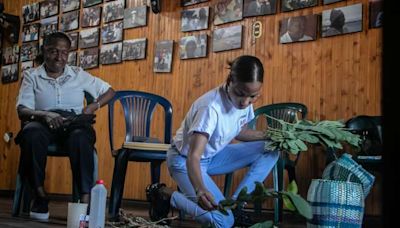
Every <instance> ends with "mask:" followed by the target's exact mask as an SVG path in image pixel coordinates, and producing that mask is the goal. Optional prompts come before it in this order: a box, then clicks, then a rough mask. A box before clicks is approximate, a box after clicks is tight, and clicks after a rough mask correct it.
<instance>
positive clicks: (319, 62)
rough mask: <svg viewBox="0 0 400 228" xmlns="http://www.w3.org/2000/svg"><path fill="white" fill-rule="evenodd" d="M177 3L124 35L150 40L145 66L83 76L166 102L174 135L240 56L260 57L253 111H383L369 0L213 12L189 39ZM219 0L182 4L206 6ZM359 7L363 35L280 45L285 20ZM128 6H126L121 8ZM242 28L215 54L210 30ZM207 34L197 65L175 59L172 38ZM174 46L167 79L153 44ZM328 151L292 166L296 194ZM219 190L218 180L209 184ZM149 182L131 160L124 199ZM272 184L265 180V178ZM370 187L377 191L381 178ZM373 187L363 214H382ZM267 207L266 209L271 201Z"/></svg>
mask: <svg viewBox="0 0 400 228" xmlns="http://www.w3.org/2000/svg"><path fill="white" fill-rule="evenodd" d="M32 2H35V1H33V0H30V1H27V0H15V1H11V0H5V1H4V4H5V10H6V12H8V13H11V14H15V15H20V14H21V8H22V6H23V5H26V4H28V3H32ZM144 2H147V1H143V0H130V2H129V5H130V6H140V5H142V4H143V3H144ZM179 2H180V1H178V0H168V1H167V0H165V1H162V3H163V5H162V12H161V13H160V14H153V13H152V12H151V10H150V9H149V12H148V25H147V26H145V27H140V28H134V29H127V30H124V39H125V40H126V39H134V38H142V37H146V38H147V41H148V43H147V53H146V59H144V60H138V61H126V62H123V63H120V64H113V65H106V66H103V65H100V66H99V67H98V68H96V69H92V70H89V72H90V73H92V74H93V75H97V76H99V77H101V78H103V79H104V80H106V81H108V82H109V83H110V84H111V85H112V86H113V88H114V89H116V90H141V91H147V92H152V93H156V94H159V95H161V96H164V97H166V98H167V99H169V100H170V101H171V103H172V104H173V109H174V118H173V131H174V132H175V131H176V129H177V128H178V127H179V125H180V122H181V121H182V119H183V118H184V116H185V114H186V112H187V110H188V109H189V107H190V105H191V103H192V102H193V101H194V100H195V99H196V98H198V97H199V96H200V95H202V94H203V93H205V92H206V91H208V90H209V89H211V88H214V87H216V86H217V85H219V84H220V83H223V82H224V81H225V78H226V76H227V73H228V69H227V64H226V63H227V61H229V60H232V59H234V58H235V57H237V56H239V55H242V54H251V55H256V56H258V57H259V58H260V59H261V60H262V62H263V64H264V67H265V83H264V86H263V91H262V96H261V97H260V99H259V100H258V101H257V102H256V103H255V107H259V106H261V105H263V104H269V103H277V102H287V101H292V102H302V103H304V104H306V105H307V106H308V108H309V115H308V118H309V119H311V120H322V119H348V118H350V117H351V116H354V115H359V114H366V115H380V114H381V111H380V110H381V76H382V74H381V65H382V61H381V56H382V34H381V32H382V30H381V29H368V26H367V25H368V0H357V1H356V0H349V1H344V2H339V3H336V4H332V5H326V6H323V5H319V6H316V7H312V8H308V9H303V10H296V11H292V12H287V13H280V10H278V13H277V14H276V15H270V16H263V17H252V18H245V19H243V20H242V21H238V22H233V23H230V24H224V25H219V26H214V25H212V16H213V12H212V8H211V9H210V14H211V17H210V23H209V29H207V30H203V31H196V32H186V33H183V32H180V23H181V20H180V15H181V10H182V7H180V3H179ZM216 2H217V1H216V0H211V1H209V2H206V3H202V4H198V5H194V6H189V7H186V8H196V7H200V6H208V5H209V6H213V4H215V3H216ZM360 2H361V3H363V21H364V23H363V25H364V28H363V31H362V32H359V33H354V34H348V35H344V36H337V37H330V38H320V37H318V39H317V40H316V41H311V42H303V43H292V44H285V45H281V44H279V41H278V39H279V21H280V20H281V19H283V18H285V17H290V16H298V15H308V14H321V12H322V10H324V9H331V8H334V7H340V6H345V5H351V4H353V3H360ZM127 5H128V3H127ZM256 20H260V21H261V22H262V29H263V35H262V37H261V38H260V39H254V38H253V37H252V35H251V26H252V24H253V23H254V22H255V21H256ZM239 24H240V25H243V42H242V48H241V49H238V50H232V51H226V52H219V53H213V52H212V51H211V50H212V31H213V29H215V28H222V27H228V26H231V25H239ZM200 33H206V34H208V36H209V37H208V55H207V57H206V58H201V59H189V60H180V59H179V39H180V38H181V37H182V36H186V35H192V34H200ZM160 40H174V53H173V64H172V72H171V73H154V72H153V59H154V47H155V42H156V41H160ZM18 87H19V82H18V83H12V84H6V85H0V104H1V111H0V134H1V135H2V134H3V133H4V132H13V133H14V135H15V134H16V133H17V132H18V130H19V121H18V118H17V115H16V111H15V97H16V95H17V93H18ZM106 109H107V108H103V109H102V110H100V111H99V112H98V113H97V122H96V126H95V128H96V131H97V143H96V148H97V150H98V156H99V177H100V178H102V179H104V180H105V183H106V186H107V188H108V190H110V187H111V186H110V185H111V179H112V171H113V167H114V163H113V162H114V160H113V157H112V156H111V153H110V146H109V139H108V125H107V110H106ZM154 124H155V127H152V129H153V130H154V133H155V134H156V135H157V136H159V137H162V133H161V131H160V130H158V129H161V127H160V126H161V121H160V117H157V118H156V121H155V123H154ZM116 125H118V126H119V127H118V128H117V130H116V131H115V134H116V135H117V137H118V140H117V142H118V143H119V144H121V143H122V141H123V131H124V130H125V129H124V126H123V123H122V120H121V118H119V119H117V120H116ZM0 155H1V156H0V180H1V181H0V189H14V188H15V175H16V171H17V167H18V161H19V149H18V147H17V146H16V145H15V144H14V143H13V142H11V143H5V142H4V141H2V140H1V142H0ZM324 158H325V154H324V151H323V150H322V149H321V148H313V149H311V150H310V151H308V152H307V153H303V154H302V156H301V158H300V160H299V164H298V168H297V173H298V176H297V177H298V185H299V189H300V194H301V195H303V196H304V197H306V194H307V189H308V186H309V184H310V182H311V179H313V178H319V177H320V176H321V174H322V170H323V168H324ZM243 174H244V171H240V172H237V173H235V177H234V186H236V185H237V184H238V182H239V181H240V179H241V178H242V177H243ZM46 176H47V179H46V184H45V187H46V189H47V191H48V192H51V193H70V192H71V171H70V167H69V162H68V159H66V158H51V159H49V160H48V165H47V171H46ZM161 179H162V181H164V182H166V183H167V184H168V185H172V186H174V184H173V182H172V180H171V178H170V177H169V175H168V172H167V169H166V167H165V165H163V168H162V177H161ZM215 180H216V181H217V183H218V185H219V186H221V187H222V185H223V178H222V177H216V178H215ZM149 183H150V174H149V165H148V164H138V163H130V164H129V168H128V173H127V176H126V184H125V192H124V197H125V198H129V199H139V200H144V199H145V193H144V188H145V186H146V185H147V184H149ZM266 184H267V185H268V186H272V181H271V178H270V177H269V178H268V179H267V181H266ZM377 184H378V185H379V184H380V179H379V176H378V181H377ZM380 201H381V198H380V186H377V187H376V188H375V189H374V190H373V192H372V193H371V195H370V196H369V197H368V199H367V213H370V214H379V213H380V210H379V208H380V207H381V204H380ZM267 206H271V204H270V203H269V204H268V205H267Z"/></svg>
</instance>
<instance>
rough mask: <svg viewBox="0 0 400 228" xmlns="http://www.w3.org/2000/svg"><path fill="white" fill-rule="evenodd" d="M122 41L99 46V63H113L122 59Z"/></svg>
mask: <svg viewBox="0 0 400 228" xmlns="http://www.w3.org/2000/svg"><path fill="white" fill-rule="evenodd" d="M121 57H122V42H118V43H112V44H106V45H102V46H101V50H100V63H101V64H103V65H105V64H113V63H120V62H121V61H122V58H121Z"/></svg>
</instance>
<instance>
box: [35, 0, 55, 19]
mask: <svg viewBox="0 0 400 228" xmlns="http://www.w3.org/2000/svg"><path fill="white" fill-rule="evenodd" d="M58 2H59V1H58V0H44V1H42V2H40V3H39V4H40V18H46V17H51V16H54V15H56V14H58Z"/></svg>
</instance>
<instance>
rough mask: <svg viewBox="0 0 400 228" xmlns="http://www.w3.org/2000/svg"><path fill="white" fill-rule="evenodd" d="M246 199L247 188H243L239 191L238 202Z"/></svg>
mask: <svg viewBox="0 0 400 228" xmlns="http://www.w3.org/2000/svg"><path fill="white" fill-rule="evenodd" d="M246 198H247V187H246V186H244V187H243V188H242V190H240V192H239V195H238V197H237V200H238V201H245V200H246Z"/></svg>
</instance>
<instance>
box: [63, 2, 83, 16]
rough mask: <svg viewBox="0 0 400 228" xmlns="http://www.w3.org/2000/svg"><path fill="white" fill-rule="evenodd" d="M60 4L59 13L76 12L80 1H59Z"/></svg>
mask: <svg viewBox="0 0 400 228" xmlns="http://www.w3.org/2000/svg"><path fill="white" fill-rule="evenodd" d="M60 2H61V12H63V13H65V12H69V11H72V10H77V9H79V8H80V6H81V1H80V0H60Z"/></svg>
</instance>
